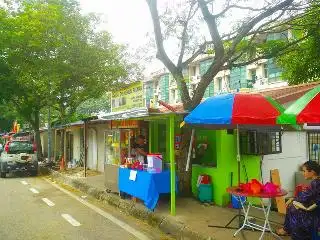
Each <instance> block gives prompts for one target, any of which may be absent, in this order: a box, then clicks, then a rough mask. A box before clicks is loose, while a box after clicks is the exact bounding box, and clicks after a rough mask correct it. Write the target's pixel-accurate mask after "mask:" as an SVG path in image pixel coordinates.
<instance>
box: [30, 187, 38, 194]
mask: <svg viewBox="0 0 320 240" xmlns="http://www.w3.org/2000/svg"><path fill="white" fill-rule="evenodd" d="M29 190H30V191H31V192H33V193H36V194H38V193H39V191H38V190H37V189H35V188H29Z"/></svg>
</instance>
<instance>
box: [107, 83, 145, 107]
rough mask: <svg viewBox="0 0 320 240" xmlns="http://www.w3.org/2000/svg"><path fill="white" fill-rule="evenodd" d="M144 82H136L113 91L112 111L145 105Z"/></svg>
mask: <svg viewBox="0 0 320 240" xmlns="http://www.w3.org/2000/svg"><path fill="white" fill-rule="evenodd" d="M142 96H143V87H142V82H135V83H132V84H130V86H128V87H126V88H124V89H122V90H120V91H117V92H113V93H112V98H111V111H112V112H120V111H126V110H129V109H133V108H141V107H144V106H145V104H144V102H143V97H142Z"/></svg>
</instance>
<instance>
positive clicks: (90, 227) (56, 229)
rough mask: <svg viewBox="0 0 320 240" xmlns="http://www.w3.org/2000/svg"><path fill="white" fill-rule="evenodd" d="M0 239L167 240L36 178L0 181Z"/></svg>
mask: <svg viewBox="0 0 320 240" xmlns="http://www.w3.org/2000/svg"><path fill="white" fill-rule="evenodd" d="M0 191H1V194H0V211H1V214H0V239H6V240H11V239H12V240H20V239H21V240H29V239H30V240H31V239H32V240H37V239H46V240H50V239H54V240H59V239H68V240H69V239H75V240H84V239H89V240H94V239H99V240H102V239H113V240H114V239H141V240H147V239H168V238H167V237H166V236H163V235H162V234H161V233H160V232H159V231H158V230H156V229H151V228H150V227H149V226H147V225H146V224H144V223H142V222H139V221H138V220H135V219H134V218H131V217H128V216H125V215H122V214H121V213H119V212H117V211H116V210H115V209H113V208H112V207H110V209H107V208H106V207H105V206H102V205H100V204H99V202H97V201H95V200H93V199H90V198H88V197H85V196H83V194H81V193H80V192H77V191H74V190H72V189H66V187H63V188H62V187H61V186H59V185H57V184H54V183H51V182H50V181H48V180H46V179H44V178H41V177H37V178H31V177H30V178H29V177H26V178H21V177H20V178H17V177H9V178H6V179H0Z"/></svg>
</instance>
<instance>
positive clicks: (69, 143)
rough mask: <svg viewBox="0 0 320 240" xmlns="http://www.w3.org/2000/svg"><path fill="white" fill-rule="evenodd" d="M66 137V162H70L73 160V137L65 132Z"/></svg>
mask: <svg viewBox="0 0 320 240" xmlns="http://www.w3.org/2000/svg"><path fill="white" fill-rule="evenodd" d="M66 134H67V136H66V141H67V143H66V147H67V149H66V152H67V159H66V162H67V163H68V162H72V160H73V135H72V133H71V132H67V133H66Z"/></svg>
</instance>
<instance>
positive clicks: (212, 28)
mask: <svg viewBox="0 0 320 240" xmlns="http://www.w3.org/2000/svg"><path fill="white" fill-rule="evenodd" d="M292 1H293V0H292ZM198 4H199V6H200V9H201V12H202V15H203V18H204V20H205V21H206V23H207V25H208V28H209V32H210V36H211V39H212V41H213V45H214V51H215V59H222V58H223V56H224V47H223V42H222V39H221V37H220V34H219V31H218V26H217V21H216V18H215V17H214V16H213V15H212V14H211V13H210V12H209V9H208V6H207V3H206V2H205V1H204V0H198Z"/></svg>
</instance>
